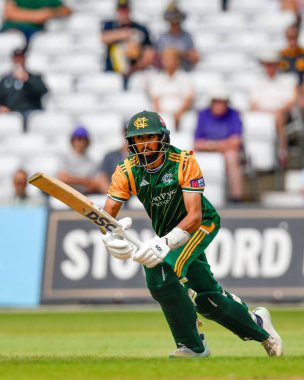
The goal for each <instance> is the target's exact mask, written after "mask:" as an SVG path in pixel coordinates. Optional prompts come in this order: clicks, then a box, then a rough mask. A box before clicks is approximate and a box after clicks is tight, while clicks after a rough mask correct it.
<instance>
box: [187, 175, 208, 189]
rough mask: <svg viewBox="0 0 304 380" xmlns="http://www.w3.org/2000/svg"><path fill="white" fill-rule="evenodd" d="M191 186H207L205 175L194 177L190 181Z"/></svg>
mask: <svg viewBox="0 0 304 380" xmlns="http://www.w3.org/2000/svg"><path fill="white" fill-rule="evenodd" d="M190 187H205V181H204V178H203V177H200V178H197V179H192V180H191V181H190Z"/></svg>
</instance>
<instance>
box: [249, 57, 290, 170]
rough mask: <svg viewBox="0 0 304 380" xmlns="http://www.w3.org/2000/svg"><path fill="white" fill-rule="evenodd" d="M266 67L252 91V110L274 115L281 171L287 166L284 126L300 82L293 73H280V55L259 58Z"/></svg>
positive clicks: (250, 94)
mask: <svg viewBox="0 0 304 380" xmlns="http://www.w3.org/2000/svg"><path fill="white" fill-rule="evenodd" d="M260 63H261V65H262V67H263V73H262V75H261V77H260V78H259V79H258V80H257V81H256V83H255V84H254V85H253V86H252V88H251V89H250V92H249V98H250V108H251V110H253V111H261V112H269V113H271V114H273V115H274V117H275V121H276V127H277V135H278V158H279V163H280V166H281V168H282V169H285V168H286V166H287V163H288V155H287V137H286V131H285V124H286V122H287V120H288V117H289V114H290V111H291V109H292V107H293V106H294V103H295V98H296V83H297V80H296V78H295V77H294V75H293V74H280V73H279V72H278V71H279V63H280V56H279V54H277V53H275V52H271V51H269V52H267V53H265V54H263V55H262V56H261V57H260Z"/></svg>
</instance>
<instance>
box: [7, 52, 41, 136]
mask: <svg viewBox="0 0 304 380" xmlns="http://www.w3.org/2000/svg"><path fill="white" fill-rule="evenodd" d="M25 58H26V57H25V51H24V50H20V49H18V50H15V51H14V52H13V55H12V61H13V70H12V72H11V73H9V74H8V75H5V76H4V77H3V78H2V79H1V80H0V113H1V112H20V113H21V114H22V115H23V117H24V128H25V129H26V120H27V117H28V115H29V113H30V112H32V111H34V110H41V109H42V97H43V96H44V95H45V94H46V93H47V92H48V89H47V87H46V85H45V83H44V81H43V79H42V77H41V76H40V75H37V74H31V73H29V72H28V71H27V69H26V66H25Z"/></svg>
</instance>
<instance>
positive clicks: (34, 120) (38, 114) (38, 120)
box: [27, 111, 74, 138]
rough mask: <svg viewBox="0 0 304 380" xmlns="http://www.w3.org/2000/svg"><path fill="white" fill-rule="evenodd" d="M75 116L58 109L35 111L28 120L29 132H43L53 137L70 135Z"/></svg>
mask: <svg viewBox="0 0 304 380" xmlns="http://www.w3.org/2000/svg"><path fill="white" fill-rule="evenodd" d="M73 125H74V124H73V118H72V116H71V115H70V114H68V113H65V112H58V111H56V112H55V111H34V112H32V113H31V114H30V115H29V118H28V122H27V129H28V133H34V134H42V135H44V136H47V137H50V138H53V137H56V136H59V135H60V136H68V135H69V134H70V132H71V131H72V129H73Z"/></svg>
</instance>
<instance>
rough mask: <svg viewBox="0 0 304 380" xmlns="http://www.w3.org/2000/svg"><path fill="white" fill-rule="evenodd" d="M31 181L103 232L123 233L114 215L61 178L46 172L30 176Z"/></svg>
mask: <svg viewBox="0 0 304 380" xmlns="http://www.w3.org/2000/svg"><path fill="white" fill-rule="evenodd" d="M29 183H30V184H31V185H33V186H36V187H37V188H38V189H40V190H42V191H44V192H45V193H47V194H49V195H51V196H52V197H54V198H56V199H58V200H60V201H61V202H63V203H65V204H66V205H67V206H69V207H71V208H72V209H73V210H75V211H77V212H78V213H79V214H81V215H83V216H85V217H86V218H88V219H89V220H90V221H91V222H93V223H95V224H96V225H97V226H98V227H99V228H100V230H101V231H102V233H104V234H105V233H107V232H109V233H112V234H113V233H121V231H122V228H121V226H120V224H118V222H117V221H116V220H115V219H114V218H113V217H112V216H110V215H109V214H107V213H106V212H105V211H104V210H102V209H101V208H99V207H97V206H96V205H95V204H94V203H93V202H92V201H90V200H89V198H87V197H86V196H85V195H83V194H81V193H80V192H79V191H77V190H75V189H73V188H72V187H71V186H69V185H67V184H66V183H64V182H62V181H60V180H59V179H57V178H54V177H51V176H48V175H46V174H44V173H35V174H33V175H32V176H31V177H30V178H29Z"/></svg>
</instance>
